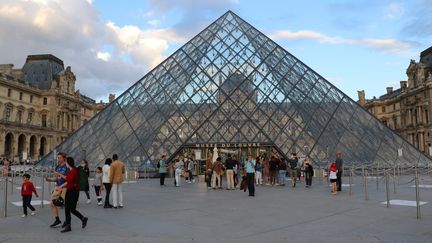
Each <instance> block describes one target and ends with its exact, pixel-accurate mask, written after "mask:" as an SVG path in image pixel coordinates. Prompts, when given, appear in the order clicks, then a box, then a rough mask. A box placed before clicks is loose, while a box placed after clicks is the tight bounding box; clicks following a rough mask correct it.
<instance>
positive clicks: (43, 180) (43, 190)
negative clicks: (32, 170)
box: [41, 170, 45, 208]
mask: <svg viewBox="0 0 432 243" xmlns="http://www.w3.org/2000/svg"><path fill="white" fill-rule="evenodd" d="M41 185H42V186H41V187H42V189H41V208H43V207H44V204H43V201H44V192H45V176H44V171H43V170H42V171H41Z"/></svg>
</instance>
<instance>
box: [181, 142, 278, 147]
mask: <svg viewBox="0 0 432 243" xmlns="http://www.w3.org/2000/svg"><path fill="white" fill-rule="evenodd" d="M215 146H216V147H218V148H248V147H263V146H273V145H272V144H269V143H196V144H186V145H185V146H184V147H195V148H214V147H215Z"/></svg>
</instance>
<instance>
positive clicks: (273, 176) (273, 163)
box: [269, 156, 279, 186]
mask: <svg viewBox="0 0 432 243" xmlns="http://www.w3.org/2000/svg"><path fill="white" fill-rule="evenodd" d="M269 164H270V184H271V185H272V186H274V185H275V184H276V180H277V171H278V165H279V161H278V160H277V159H276V157H275V156H272V157H271V158H270V163H269Z"/></svg>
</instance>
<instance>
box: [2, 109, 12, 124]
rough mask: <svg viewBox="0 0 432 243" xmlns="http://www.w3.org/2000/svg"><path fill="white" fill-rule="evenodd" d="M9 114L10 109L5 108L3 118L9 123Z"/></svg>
mask: <svg viewBox="0 0 432 243" xmlns="http://www.w3.org/2000/svg"><path fill="white" fill-rule="evenodd" d="M11 113H12V108H10V107H6V110H5V117H4V118H5V120H6V121H9V119H10V116H11Z"/></svg>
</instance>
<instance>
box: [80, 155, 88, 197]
mask: <svg viewBox="0 0 432 243" xmlns="http://www.w3.org/2000/svg"><path fill="white" fill-rule="evenodd" d="M89 176H90V169H89V167H88V162H87V160H85V159H83V160H82V161H81V165H80V166H78V178H79V181H78V187H79V191H80V192H81V191H84V192H85V194H86V196H87V203H90V202H91V200H90V193H89V191H90V186H89V181H88V178H89ZM78 200H79V193H78Z"/></svg>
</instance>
